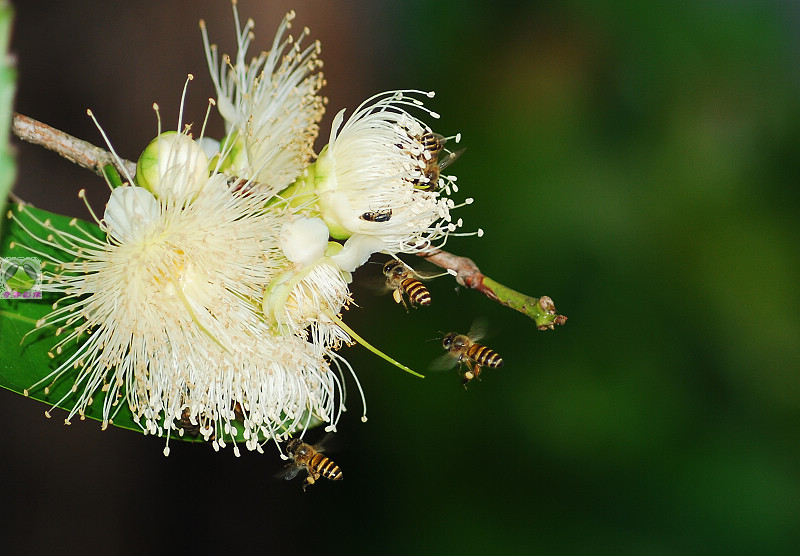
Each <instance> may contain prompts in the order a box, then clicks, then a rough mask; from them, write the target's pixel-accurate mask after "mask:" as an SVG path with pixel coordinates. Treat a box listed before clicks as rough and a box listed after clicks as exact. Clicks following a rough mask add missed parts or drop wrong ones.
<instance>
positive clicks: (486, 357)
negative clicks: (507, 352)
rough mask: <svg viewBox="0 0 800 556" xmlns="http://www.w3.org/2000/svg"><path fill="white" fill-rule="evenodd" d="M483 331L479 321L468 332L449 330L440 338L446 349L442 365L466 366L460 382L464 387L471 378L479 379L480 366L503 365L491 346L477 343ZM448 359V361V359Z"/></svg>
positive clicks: (501, 359)
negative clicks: (461, 332)
mask: <svg viewBox="0 0 800 556" xmlns="http://www.w3.org/2000/svg"><path fill="white" fill-rule="evenodd" d="M482 332H483V326H482V324H481V323H479V322H476V323H475V324H474V325H473V326H472V328H471V329H470V331H469V333H468V334H459V333H457V332H450V333H448V334H445V336H444V337H443V338H442V347H443V348H444V349H446V350H447V353H446V354H445V356H444V357H445V359H444V361H443V363H444V366H452V365H454V364H456V363H458V364H459V369H461V367H460V366H461V365H464V366H465V367H466V371H464V376H463V379H462V383H463V384H464V388H466V387H467V384H469V383H470V381H471V380H472V379H475V378H477V379H479V380H480V375H481V368H482V367H491V368H493V369H494V368H497V367H502V366H503V358H502V357H500V354H499V353H497V352H496V351H494V350H493V349H491V348H488V347H486V346H484V345H482V344H479V343H478V342H477V340H479V339H480V337H481V336H482ZM448 359H449V361H448Z"/></svg>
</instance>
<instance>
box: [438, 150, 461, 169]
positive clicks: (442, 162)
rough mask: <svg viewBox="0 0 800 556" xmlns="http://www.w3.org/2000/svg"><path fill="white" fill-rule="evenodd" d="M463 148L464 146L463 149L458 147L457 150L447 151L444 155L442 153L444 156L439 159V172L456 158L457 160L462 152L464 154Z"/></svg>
mask: <svg viewBox="0 0 800 556" xmlns="http://www.w3.org/2000/svg"><path fill="white" fill-rule="evenodd" d="M465 150H467V149H466V148H464V149H458V150H457V151H455V152H450V153H447V154H446V155H444V156H443V157H442V158H441V159H440V160H439V171H440V172H441V171H443V170H444V169H445V168H447V167H448V166H450V165H451V164H452V163H453V162H455V161H456V160H458V157H459V156H461V155H462V154H464V151H465Z"/></svg>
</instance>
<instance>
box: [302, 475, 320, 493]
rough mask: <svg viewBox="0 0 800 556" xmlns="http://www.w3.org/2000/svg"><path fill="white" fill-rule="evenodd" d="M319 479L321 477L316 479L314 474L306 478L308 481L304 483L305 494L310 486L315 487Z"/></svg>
mask: <svg viewBox="0 0 800 556" xmlns="http://www.w3.org/2000/svg"><path fill="white" fill-rule="evenodd" d="M318 478H319V477H314V475H313V474H312V473H309V474H308V476H307V477H306V480H305V481H303V492H305V491H306V489H307V488H308V486H309V485H313V484H314V483H315V482H316V479H318Z"/></svg>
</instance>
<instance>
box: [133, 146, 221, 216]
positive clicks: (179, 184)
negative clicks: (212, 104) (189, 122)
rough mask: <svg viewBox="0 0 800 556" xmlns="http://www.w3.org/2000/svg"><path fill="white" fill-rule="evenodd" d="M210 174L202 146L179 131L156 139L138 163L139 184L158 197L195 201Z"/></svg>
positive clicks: (137, 181) (137, 182) (137, 179)
mask: <svg viewBox="0 0 800 556" xmlns="http://www.w3.org/2000/svg"><path fill="white" fill-rule="evenodd" d="M208 175H209V172H208V157H207V156H206V154H205V153H204V152H203V149H202V147H201V146H200V145H198V144H197V143H196V142H195V141H193V140H192V138H191V137H190V136H188V135H185V134H183V133H178V132H177V131H166V132H164V133H162V134H161V135H159V136H158V137H156V138H155V139H153V140H152V141H151V142H150V144H149V145H147V148H146V149H145V150H144V152H142V155H141V156H140V157H139V160H138V162H137V163H136V184H137V185H139V186H141V187H144V188H145V189H147V190H148V191H150V192H151V193H152V194H153V195H154V196H155V197H156V198H166V199H170V200H175V201H186V200H192V199H194V198H195V197H196V196H197V194H198V193H199V192H200V190H201V189H202V188H203V187H204V186H205V184H206V181H207V180H208Z"/></svg>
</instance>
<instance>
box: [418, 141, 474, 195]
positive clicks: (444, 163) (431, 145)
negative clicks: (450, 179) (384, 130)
mask: <svg viewBox="0 0 800 556" xmlns="http://www.w3.org/2000/svg"><path fill="white" fill-rule="evenodd" d="M446 142H447V138H446V137H444V136H442V135H439V134H438V133H433V132H432V131H426V132H425V133H424V134H422V137H421V138H420V144H421V145H422V147H423V148H424V149H425V152H426V154H427V156H423V158H424V160H425V161H426V164H425V171H424V172H423V175H424V177H425V179H424V181H423V180H415V183H414V187H416V188H417V189H421V190H423V191H433V190H435V189H436V188H437V187H438V185H439V175H440V174H441V172H442V170H444V169H445V168H447V167H448V166H450V165H451V164H452V163H453V162H455V161H456V159H458V157H459V156H461V155H462V154H463V152H464V150H465V149H459V150H457V151H454V152H451V151H447V150H446V149H445V148H444V144H445V143H446ZM442 151H446V154H445V155H444V157H442V158H441V159H440V158H439V157H440V155H441V154H442Z"/></svg>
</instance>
